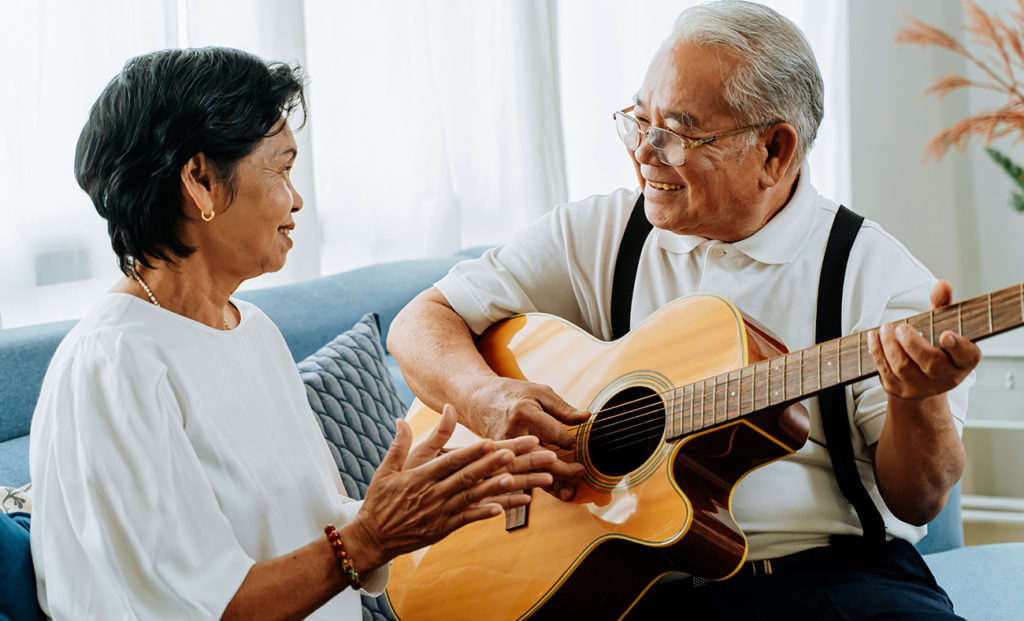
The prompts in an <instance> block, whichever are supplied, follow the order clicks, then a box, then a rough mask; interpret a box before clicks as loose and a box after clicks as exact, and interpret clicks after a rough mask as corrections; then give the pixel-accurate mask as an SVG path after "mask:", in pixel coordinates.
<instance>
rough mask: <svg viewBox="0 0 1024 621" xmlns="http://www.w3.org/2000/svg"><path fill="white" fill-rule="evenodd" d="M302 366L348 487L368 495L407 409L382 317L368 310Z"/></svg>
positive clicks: (355, 493)
mask: <svg viewBox="0 0 1024 621" xmlns="http://www.w3.org/2000/svg"><path fill="white" fill-rule="evenodd" d="M298 366H299V375H300V376H301V377H302V381H303V382H305V384H306V396H307V397H308V398H309V405H310V406H311V407H312V408H313V411H314V412H316V414H317V419H318V420H319V422H320V426H321V427H322V429H323V432H324V437H325V438H327V443H328V445H329V446H330V449H331V455H332V456H333V457H334V461H335V463H336V464H337V466H338V471H339V472H340V473H341V478H342V481H343V482H344V484H345V489H346V490H347V491H348V493H349V495H350V496H352V497H353V498H362V497H363V496H364V495H365V494H366V488H367V487H368V486H369V485H370V479H371V478H373V473H374V471H375V470H376V469H377V466H378V465H379V464H380V462H381V460H382V459H383V458H384V454H385V453H387V450H388V446H390V444H391V441H392V440H393V439H394V437H395V419H397V418H399V417H400V416H402V414H403V411H404V409H405V408H404V405H403V404H402V400H401V398H400V397H399V396H398V389H397V387H396V386H395V381H394V379H393V378H392V376H391V373H390V371H389V370H388V367H387V364H386V362H385V360H384V347H383V346H382V345H381V340H380V330H379V328H378V326H377V316H376V315H375V314H373V313H367V314H366V315H364V316H363V318H362V319H360V320H359V321H358V322H356V324H355V325H354V326H352V328H351V329H350V330H347V331H345V332H343V333H341V334H339V335H338V336H337V337H335V339H334V340H332V341H331V342H330V343H328V344H327V345H325V346H323V347H321V348H320V349H319V350H318V351H317V352H316V353H314V354H312V355H311V356H309V357H308V358H306V359H305V360H303V361H302V362H300V363H299V365H298Z"/></svg>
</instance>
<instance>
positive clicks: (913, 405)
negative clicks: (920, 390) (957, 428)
mask: <svg viewBox="0 0 1024 621" xmlns="http://www.w3.org/2000/svg"><path fill="white" fill-rule="evenodd" d="M888 406H889V407H888V409H889V411H890V412H893V411H895V412H898V413H904V412H905V413H908V414H910V413H914V412H917V413H920V414H929V413H933V412H936V411H943V410H946V411H948V409H949V406H948V405H947V402H946V393H940V394H937V395H928V396H926V397H901V396H899V395H894V394H892V393H889V401H888Z"/></svg>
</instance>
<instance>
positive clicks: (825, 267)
mask: <svg viewBox="0 0 1024 621" xmlns="http://www.w3.org/2000/svg"><path fill="white" fill-rule="evenodd" d="M863 222H864V217H863V216H859V215H857V214H855V213H854V212H852V211H850V210H849V209H847V208H846V207H843V206H840V207H839V210H838V211H837V212H836V217H835V220H833V221H832V232H831V233H830V234H829V237H828V245H827V246H826V247H825V256H824V258H823V259H822V262H821V277H820V278H819V280H818V311H817V319H816V322H815V340H816V341H817V342H818V343H822V342H824V341H828V340H831V339H834V338H839V337H840V336H842V312H843V280H844V279H845V277H846V264H847V261H848V260H849V258H850V249H851V248H852V247H853V241H854V240H855V239H856V238H857V233H858V232H859V231H860V226H861V224H862V223H863ZM818 404H819V406H820V408H821V423H822V427H823V428H824V431H825V443H826V444H827V445H828V454H829V458H830V459H831V460H832V470H833V472H835V475H836V482H838V483H839V489H840V490H841V491H842V492H843V496H845V497H846V499H847V500H848V501H849V502H850V504H852V505H853V508H854V509H855V510H856V511H857V517H858V518H860V523H861V527H862V528H863V529H864V537H863V540H862V542H861V545H863V544H864V543H867V544H870V545H871V546H881V545H882V544H883V543H885V523H884V522H883V521H882V515H881V514H880V513H879V512H878V507H876V506H875V503H874V501H872V500H871V496H869V495H868V491H867V490H866V489H865V488H864V482H863V481H861V478H860V474H859V473H858V472H857V464H856V462H855V461H854V457H853V443H852V441H851V439H850V420H849V413H848V412H847V408H846V388H845V387H843V386H833V387H832V388H828V389H826V390H823V391H822V392H821V393H819V394H818Z"/></svg>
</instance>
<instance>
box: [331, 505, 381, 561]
mask: <svg viewBox="0 0 1024 621" xmlns="http://www.w3.org/2000/svg"><path fill="white" fill-rule="evenodd" d="M338 532H340V533H341V537H342V541H344V542H345V549H346V550H347V551H348V554H349V558H350V559H351V561H352V564H353V565H354V566H355V568H356V571H358V572H359V574H360V575H366V574H369V573H370V572H372V571H373V570H375V569H377V568H378V567H380V566H381V565H383V564H385V563H387V562H388V560H390V559H388V558H387V556H386V555H385V553H384V552H383V550H382V549H381V546H380V543H379V542H378V541H377V537H376V536H375V535H374V534H373V532H372V530H371V529H370V528H369V526H368V525H367V524H366V523H365V521H364V520H363V519H361V517H360V516H359V515H357V516H356V519H354V520H352V521H351V522H349V523H348V524H346V525H345V526H343V527H342V528H340V529H339V530H338Z"/></svg>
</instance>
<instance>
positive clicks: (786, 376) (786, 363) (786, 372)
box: [782, 356, 789, 401]
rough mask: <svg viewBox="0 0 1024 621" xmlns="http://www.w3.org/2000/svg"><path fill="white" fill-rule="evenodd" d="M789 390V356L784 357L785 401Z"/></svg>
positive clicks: (783, 391)
mask: <svg viewBox="0 0 1024 621" xmlns="http://www.w3.org/2000/svg"><path fill="white" fill-rule="evenodd" d="M788 390H789V356H784V357H783V358H782V400H783V401H785V400H786V397H787V396H788V395H787V394H786V392H787V391H788Z"/></svg>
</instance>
